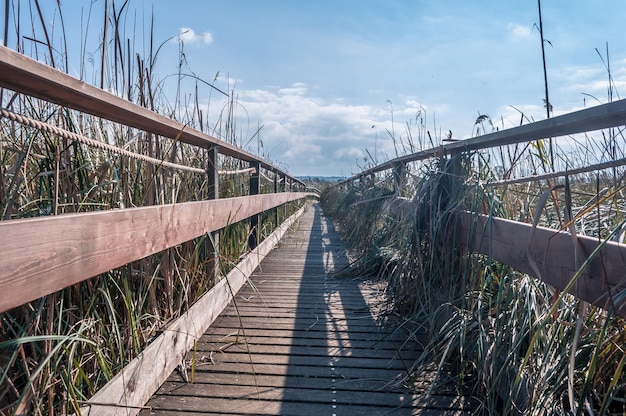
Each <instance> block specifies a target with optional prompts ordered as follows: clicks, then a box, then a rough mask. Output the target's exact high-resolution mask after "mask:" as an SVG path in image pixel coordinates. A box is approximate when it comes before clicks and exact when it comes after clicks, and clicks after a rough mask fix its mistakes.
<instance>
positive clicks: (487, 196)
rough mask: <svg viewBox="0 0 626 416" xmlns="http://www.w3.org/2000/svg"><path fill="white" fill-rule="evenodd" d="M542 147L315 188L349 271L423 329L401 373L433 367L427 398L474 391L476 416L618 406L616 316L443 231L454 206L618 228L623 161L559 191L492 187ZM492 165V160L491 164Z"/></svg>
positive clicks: (623, 385) (602, 230)
mask: <svg viewBox="0 0 626 416" xmlns="http://www.w3.org/2000/svg"><path fill="white" fill-rule="evenodd" d="M600 134H601V135H602V136H600V137H596V138H592V137H586V138H585V140H588V141H589V142H598V141H599V142H600V144H599V145H600V146H602V144H601V143H603V142H605V141H610V142H611V143H613V144H615V145H616V147H617V148H620V149H623V148H624V145H623V141H620V140H619V139H620V137H619V136H618V137H613V138H611V139H608V140H607V139H606V137H605V136H604V135H605V134H606V132H602V133H600ZM541 146H542V143H541V142H538V143H533V144H531V145H529V146H521V145H520V146H511V147H507V148H502V149H492V150H490V151H481V152H477V153H473V154H462V155H457V156H455V157H449V158H440V159H435V160H431V161H428V162H426V163H419V164H414V165H412V166H409V171H410V172H409V180H408V181H407V183H406V185H405V187H404V188H403V189H397V187H396V185H395V184H394V182H393V178H392V176H391V175H389V176H379V177H377V178H374V179H373V180H371V179H370V180H367V181H364V182H363V183H355V184H352V185H351V186H347V187H344V188H340V187H333V188H328V189H325V190H324V192H323V194H322V198H321V201H322V206H323V208H324V211H325V214H326V215H328V216H330V217H331V218H333V220H334V221H335V222H337V224H338V226H339V228H340V229H341V230H342V231H343V233H344V238H345V241H346V243H347V244H348V246H349V247H350V249H351V253H352V258H353V263H352V269H351V271H352V272H356V273H362V274H368V275H372V274H378V275H381V276H384V278H385V279H386V280H387V289H386V296H387V299H388V302H389V308H390V312H394V314H400V315H401V316H402V317H403V319H404V323H403V325H401V328H402V329H403V330H404V329H407V328H409V329H410V332H409V333H408V334H407V336H409V337H413V336H414V335H415V336H418V335H419V336H421V337H422V338H420V339H424V336H425V335H426V338H425V339H427V340H428V341H427V345H426V348H425V349H424V353H423V354H422V355H421V357H420V358H419V359H418V360H416V361H415V363H414V364H413V367H412V368H411V369H410V372H411V373H413V374H414V375H419V374H420V373H421V372H429V373H430V372H431V371H432V370H433V368H434V369H436V377H435V379H434V380H433V383H432V386H431V388H430V391H429V392H428V393H427V394H432V393H436V392H438V391H449V390H450V387H451V386H452V387H453V388H455V389H456V390H457V391H458V392H459V393H460V394H464V395H467V396H471V397H473V398H475V399H477V401H478V402H479V408H478V410H477V413H481V414H535V415H545V414H550V415H552V414H554V415H560V414H605V415H606V414H623V413H624V412H625V411H626V399H625V397H626V371H625V369H624V365H625V364H626V351H625V350H624V345H626V344H625V342H626V332H624V327H625V326H624V325H625V324H626V320H624V319H623V318H620V317H616V316H615V315H613V313H612V312H611V311H606V310H602V309H600V308H596V307H592V306H589V305H587V304H586V303H584V302H582V301H579V300H577V299H575V298H573V297H572V296H570V295H567V294H563V293H560V292H558V291H555V290H554V289H553V288H551V287H549V286H548V285H546V284H544V283H542V282H540V281H539V280H537V279H535V278H532V277H529V276H527V275H524V274H522V273H519V272H517V271H515V270H513V269H511V268H510V267H509V266H507V265H504V264H501V263H498V262H496V261H494V260H493V259H490V258H489V257H488V256H485V255H482V254H476V253H472V251H471V247H470V248H469V249H468V248H466V247H465V246H466V245H467V242H465V241H459V240H458V237H457V236H456V235H455V230H456V229H457V227H456V224H455V221H456V219H455V218H456V215H455V213H456V212H458V211H459V210H461V209H463V210H470V211H473V212H477V213H483V214H488V215H493V216H498V217H504V218H510V219H515V220H518V221H526V222H534V223H537V224H541V225H544V226H550V227H553V228H557V229H560V228H562V227H563V226H564V224H565V222H566V221H565V219H566V218H567V217H566V216H565V215H564V213H563V210H565V211H568V212H571V213H572V214H571V216H572V217H573V218H575V221H574V226H575V230H576V233H578V234H584V235H591V236H596V237H598V238H599V239H603V238H607V237H609V236H611V235H614V234H617V235H621V234H620V232H618V231H619V230H616V227H619V226H620V224H622V221H623V213H624V210H625V209H626V207H624V202H623V201H624V199H623V196H622V195H623V191H624V187H625V184H624V172H623V169H616V170H614V171H612V172H610V173H606V172H598V173H596V174H588V175H581V176H578V177H575V178H570V180H569V181H568V182H567V183H565V184H563V183H562V182H561V186H558V187H555V186H553V185H548V184H547V183H545V182H532V181H529V182H528V183H525V184H516V185H508V186H506V185H503V186H491V185H490V183H491V182H493V181H495V180H496V179H499V178H502V177H504V178H507V177H510V176H511V175H513V174H514V173H515V172H523V171H526V170H530V169H533V170H535V169H537V168H539V169H541V166H549V163H548V162H549V159H548V157H549V156H548V152H543V151H542V150H541ZM590 153H591V152H590V150H589V149H588V148H585V147H584V146H580V147H578V148H577V149H574V150H573V153H572V154H571V155H572V158H571V159H568V160H567V161H566V162H567V164H568V165H569V166H576V165H577V164H580V163H581V160H582V163H585V162H588V161H589V158H588V155H589V154H590ZM507 156H508V157H507ZM581 156H584V157H581ZM542 159H543V160H542ZM494 162H497V164H498V165H500V166H503V168H502V169H500V171H499V172H496V171H494V170H493V169H492V167H493V166H495V165H496V163H494ZM535 171H536V170H535ZM546 189H547V191H546ZM550 189H552V191H550ZM564 190H566V191H567V192H564ZM542 194H543V195H545V197H543V198H542ZM619 238H622V237H619ZM573 255H574V254H573V253H572V256H573Z"/></svg>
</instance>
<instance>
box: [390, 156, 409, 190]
mask: <svg viewBox="0 0 626 416" xmlns="http://www.w3.org/2000/svg"><path fill="white" fill-rule="evenodd" d="M405 182H406V165H405V164H404V163H402V162H396V163H394V165H393V190H394V192H395V194H396V196H402V191H403V189H404V185H405Z"/></svg>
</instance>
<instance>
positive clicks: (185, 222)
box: [0, 193, 309, 312]
mask: <svg viewBox="0 0 626 416" xmlns="http://www.w3.org/2000/svg"><path fill="white" fill-rule="evenodd" d="M308 195H309V194H308V193H280V194H264V195H256V196H250V197H238V198H228V199H218V200H211V201H200V202H188V203H184V204H174V205H159V206H151V207H142V208H132V209H124V210H112V211H101V212H90V213H82V214H68V215H59V216H50V217H39V218H32V219H23V220H10V221H0V235H1V236H2V238H1V239H0V253H2V256H1V257H0V293H2V296H1V297H0V312H3V311H6V310H8V309H11V308H13V307H16V306H19V305H22V304H24V303H26V302H30V301H32V300H34V299H37V298H40V297H42V296H44V295H47V294H50V293H54V292H56V291H58V290H61V289H63V288H65V287H68V286H71V285H73V284H76V283H78V282H81V281H83V280H86V279H88V278H90V277H93V276H96V275H98V274H101V273H104V272H106V271H108V270H111V269H114V268H116V267H120V266H122V265H124V264H127V263H130V262H132V261H135V260H139V259H141V258H144V257H146V256H149V255H151V254H155V253H158V252H160V251H162V250H165V249H167V248H170V247H174V246H176V245H178V244H181V243H183V242H185V241H189V240H191V239H193V238H195V237H199V236H201V235H203V234H205V233H207V232H212V231H216V230H219V229H221V228H223V227H225V226H226V225H228V224H232V223H235V222H238V221H241V220H244V219H246V218H249V217H250V216H251V215H254V214H256V213H259V212H263V211H266V210H268V209H271V208H274V207H276V206H280V205H282V204H284V203H286V202H289V201H294V200H298V199H301V198H304V197H306V196H308Z"/></svg>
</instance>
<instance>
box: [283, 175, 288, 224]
mask: <svg viewBox="0 0 626 416" xmlns="http://www.w3.org/2000/svg"><path fill="white" fill-rule="evenodd" d="M281 180H282V182H283V184H282V185H281V189H282V191H283V192H287V189H288V188H287V175H284V174H283V175H282V176H281ZM286 219H287V204H283V220H286Z"/></svg>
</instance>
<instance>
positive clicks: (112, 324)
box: [0, 0, 297, 415]
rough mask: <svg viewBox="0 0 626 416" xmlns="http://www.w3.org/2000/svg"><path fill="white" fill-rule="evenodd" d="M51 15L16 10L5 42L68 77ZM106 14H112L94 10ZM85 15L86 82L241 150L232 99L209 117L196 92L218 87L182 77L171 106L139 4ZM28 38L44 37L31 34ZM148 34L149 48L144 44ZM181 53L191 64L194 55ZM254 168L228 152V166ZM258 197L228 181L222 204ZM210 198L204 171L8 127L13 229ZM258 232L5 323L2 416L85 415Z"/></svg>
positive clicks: (0, 146) (35, 6)
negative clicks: (141, 27) (28, 221)
mask: <svg viewBox="0 0 626 416" xmlns="http://www.w3.org/2000/svg"><path fill="white" fill-rule="evenodd" d="M41 5H42V4H40V3H39V1H38V0H34V1H33V2H30V3H24V2H9V1H8V2H7V6H8V9H9V11H10V16H9V14H7V15H6V20H5V22H4V23H5V33H10V34H11V38H13V39H17V42H16V44H15V45H14V46H15V48H16V49H17V50H19V51H22V52H25V53H27V54H29V55H31V56H34V57H36V58H38V59H41V60H44V61H45V62H47V63H49V64H50V65H52V66H55V67H57V68H59V69H60V70H64V71H67V70H68V62H69V60H68V51H67V50H66V49H67V48H66V46H65V45H66V41H65V36H66V33H65V32H64V31H63V30H64V29H63V27H62V26H61V30H59V29H58V26H55V27H54V30H53V29H52V28H51V27H49V26H48V24H49V23H47V21H46V20H45V19H44V17H43V16H42V13H40V10H41V8H40V6H41ZM55 5H56V6H58V8H57V9H56V11H55V16H57V18H59V19H61V21H62V16H63V9H62V8H61V3H55ZM45 6H46V7H50V5H47V4H46V5H45ZM102 6H104V10H101V9H99V10H95V8H96V7H102ZM72 7H74V6H73V5H72ZM83 16H84V22H83V25H82V27H83V30H84V32H83V33H82V34H81V36H82V37H83V39H82V40H81V45H83V46H82V47H81V51H80V55H81V59H80V62H81V67H80V71H79V73H80V74H81V76H82V77H88V76H89V70H88V68H89V66H90V63H91V66H92V67H94V68H99V70H94V71H95V72H94V73H93V74H92V75H93V76H92V79H91V80H89V81H91V82H93V83H94V84H96V85H99V86H101V87H103V88H104V89H108V90H110V91H115V92H116V93H118V94H120V95H123V96H124V97H126V98H128V99H129V100H132V101H134V102H136V103H137V104H139V105H141V106H144V107H147V108H149V109H152V110H154V111H157V112H159V113H161V114H164V115H166V116H169V117H176V119H177V120H178V121H180V122H182V123H184V124H186V125H189V126H191V127H195V128H198V129H200V130H202V131H206V132H209V133H211V134H213V135H216V136H218V137H220V138H223V139H225V140H228V141H229V142H230V143H235V144H236V143H238V142H242V141H243V138H240V137H238V132H239V128H238V126H237V125H236V123H237V119H236V117H234V115H233V114H232V109H235V108H237V106H238V103H237V102H236V98H235V97H236V95H235V94H234V92H233V91H229V94H226V95H225V97H224V98H223V101H222V102H216V103H215V105H217V106H218V107H219V108H221V109H222V110H221V111H222V116H221V117H220V118H219V119H218V120H217V121H211V120H210V119H209V117H208V114H207V113H208V111H209V110H208V109H207V108H206V107H202V106H201V104H200V103H201V101H202V97H203V96H204V94H207V95H208V94H209V92H208V91H203V90H202V89H200V88H198V86H203V85H211V84H210V83H208V82H205V81H203V80H201V79H199V78H196V81H195V83H192V85H191V86H192V90H191V93H187V92H185V91H183V90H182V88H183V86H184V85H185V84H184V83H182V82H180V80H182V79H183V78H184V74H183V73H182V72H180V73H178V74H176V78H177V85H178V86H179V87H180V88H181V89H180V90H178V93H177V99H176V100H174V101H173V102H174V104H170V103H171V102H172V101H171V100H169V98H171V97H166V96H165V95H164V92H163V91H164V83H165V79H160V78H158V77H157V76H156V67H157V61H158V58H159V51H160V50H161V47H163V46H164V45H165V43H164V44H162V45H161V47H154V46H153V45H154V42H155V39H154V34H153V33H152V28H151V27H150V28H149V29H148V31H147V33H137V32H136V31H137V30H138V29H137V27H138V25H137V22H136V21H133V19H136V18H137V17H136V14H135V13H134V12H133V11H132V9H131V6H130V3H129V2H122V3H121V4H120V3H115V2H112V1H111V2H108V1H107V2H104V5H102V3H92V4H90V5H89V6H88V9H87V10H86V11H85V13H84V14H83ZM95 16H99V17H98V18H96V17H95ZM100 22H101V25H102V26H101V27H100V29H98V28H97V27H96V26H97V25H98V24H99V23H100ZM13 23H15V24H13ZM126 24H128V25H129V27H132V29H131V32H132V33H129V30H128V27H127V26H126ZM25 28H28V29H30V30H32V32H29V33H25V32H24V30H28V29H25ZM97 30H101V32H100V33H102V36H103V37H102V39H101V42H100V47H99V48H98V50H97V51H91V52H90V51H87V50H86V47H87V46H86V45H87V44H88V42H87V37H88V36H90V35H91V33H93V31H97ZM127 33H129V34H128V35H127ZM142 37H143V44H144V45H149V46H148V47H147V48H145V49H147V52H142V51H145V49H144V48H141V47H140V48H136V47H135V42H136V41H138V39H140V38H142ZM7 38H8V37H7V36H6V35H5V37H4V39H5V42H6V41H7ZM55 41H56V42H58V44H53V42H55ZM179 48H180V56H181V60H182V57H183V56H184V53H183V48H184V45H183V44H179ZM181 62H182V61H181ZM211 90H213V89H212V88H211ZM1 100H2V106H3V107H7V108H9V109H10V110H12V111H14V112H16V113H19V114H23V115H26V116H29V117H32V118H34V119H36V120H41V121H45V122H47V123H50V124H53V125H55V126H59V127H62V128H64V129H66V130H69V131H72V132H76V133H79V134H81V135H84V136H88V137H90V138H93V139H96V140H101V141H103V142H106V143H109V144H113V145H115V146H118V147H122V148H124V149H126V150H130V151H132V152H136V153H140V154H144V155H148V156H151V157H153V158H157V159H160V160H166V161H169V162H175V163H179V164H184V165H187V166H192V167H198V168H206V160H207V157H206V156H207V155H206V150H204V149H200V148H196V147H193V146H189V145H185V144H182V143H179V142H177V141H175V140H173V139H168V138H163V137H156V136H155V135H153V134H151V133H149V132H143V131H137V130H135V129H132V128H129V127H126V126H122V125H118V124H116V123H111V122H107V121H105V120H101V119H98V118H95V117H92V116H90V115H86V114H82V113H78V112H76V111H72V110H68V109H65V108H60V107H59V106H56V105H52V104H49V103H45V102H42V101H40V100H36V99H32V98H29V97H26V96H23V95H20V94H15V93H13V92H10V91H6V90H5V91H3V93H2V97H1ZM247 167H248V166H247V164H245V163H243V162H240V161H237V160H234V159H232V158H229V157H224V156H220V159H219V166H218V168H219V169H220V170H223V171H226V172H228V171H231V170H236V169H239V168H247ZM273 186H274V185H273V183H270V182H269V181H267V180H264V181H263V182H262V192H269V191H273ZM248 190H249V175H241V174H240V175H230V174H223V175H220V195H219V196H220V198H226V197H232V196H240V195H247V194H248ZM208 194H209V189H208V186H207V177H206V176H205V175H202V174H196V173H189V172H184V171H174V170H169V169H163V168H162V167H160V166H154V165H151V164H147V163H145V162H142V161H138V160H136V159H132V158H127V157H122V156H116V155H112V154H108V153H106V152H103V151H101V150H96V149H93V148H89V147H87V146H85V145H82V144H78V143H74V142H70V141H68V140H66V139H62V138H59V137H56V136H55V135H51V134H48V133H42V132H40V131H37V130H34V129H31V128H27V127H23V126H20V125H18V124H16V123H13V122H11V121H9V120H6V119H2V120H0V218H1V219H2V220H11V219H17V218H26V217H35V216H43V215H58V214H64V213H76V212H85V211H96V210H109V209H117V208H122V209H123V208H131V207H138V206H148V205H159V204H170V203H178V202H186V201H196V200H202V199H205V198H206V197H207V195H208ZM295 209H297V206H296V204H290V206H289V207H288V209H285V210H282V209H281V210H279V211H278V214H279V215H278V217H276V216H274V215H265V216H264V218H263V221H261V222H260V224H259V226H260V230H261V232H260V233H259V235H260V236H261V238H263V237H264V235H267V234H268V233H269V232H270V229H271V228H272V227H273V226H274V225H275V223H276V219H278V221H279V222H280V221H282V220H283V219H285V218H286V216H287V215H290V214H291V213H292V212H293V211H294V210H295ZM249 232H250V230H249V227H248V225H247V223H245V222H242V223H237V224H232V225H230V226H228V227H227V228H226V229H225V230H223V231H222V232H221V236H220V239H219V245H218V247H214V244H213V241H212V239H211V236H209V235H204V236H201V237H198V238H196V239H194V240H193V241H189V242H186V243H183V244H180V245H178V246H176V247H173V248H171V249H168V250H165V251H164V252H161V253H158V254H155V255H152V256H149V257H147V258H144V259H141V260H138V261H135V262H133V263H131V264H127V265H125V266H123V267H121V268H119V269H116V270H111V271H109V272H108V273H105V274H103V275H100V276H97V277H94V278H93V279H90V280H87V281H85V282H83V283H80V284H78V285H75V286H73V287H70V288H67V289H65V290H62V291H60V292H58V293H55V294H52V295H49V296H46V297H44V298H42V299H39V300H36V301H33V302H31V303H29V304H26V305H23V306H21V307H18V308H14V309H12V310H10V311H7V312H4V313H2V314H0V414H1V415H11V414H35V415H46V414H54V413H73V412H77V411H78V409H79V402H80V401H83V400H88V399H89V397H90V396H91V395H92V394H93V393H94V392H95V391H96V390H98V389H99V388H100V387H101V386H102V385H104V384H105V383H106V382H107V381H108V380H110V379H111V377H113V376H114V375H115V374H116V373H117V372H118V371H119V370H120V369H121V368H123V366H124V365H125V364H127V363H128V362H129V361H130V360H132V359H133V358H134V357H135V356H136V355H137V354H138V353H139V352H140V351H141V350H142V348H143V347H144V346H145V345H146V344H147V343H149V342H150V341H151V339H152V338H154V337H155V336H157V335H158V334H159V333H160V331H161V330H162V329H163V328H164V327H165V326H166V325H167V324H168V322H170V321H171V320H172V319H174V318H176V317H178V316H180V315H181V314H182V313H183V312H184V311H185V310H186V309H187V308H188V307H189V306H190V305H191V304H192V303H193V302H194V301H195V300H196V299H197V298H199V297H200V296H201V295H202V294H203V293H205V292H206V291H207V290H208V289H209V288H210V287H211V286H212V285H213V283H214V280H215V276H216V273H215V270H214V267H215V265H216V264H218V265H219V267H220V268H221V269H220V270H218V271H217V275H220V274H222V275H223V274H225V273H226V272H227V271H228V269H229V268H230V267H233V265H234V264H235V263H236V262H237V261H238V259H239V258H240V256H241V255H242V254H244V253H245V251H246V250H247V245H246V242H247V236H248V233H249ZM216 255H217V256H219V257H220V261H219V262H216V261H215V256H216Z"/></svg>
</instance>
